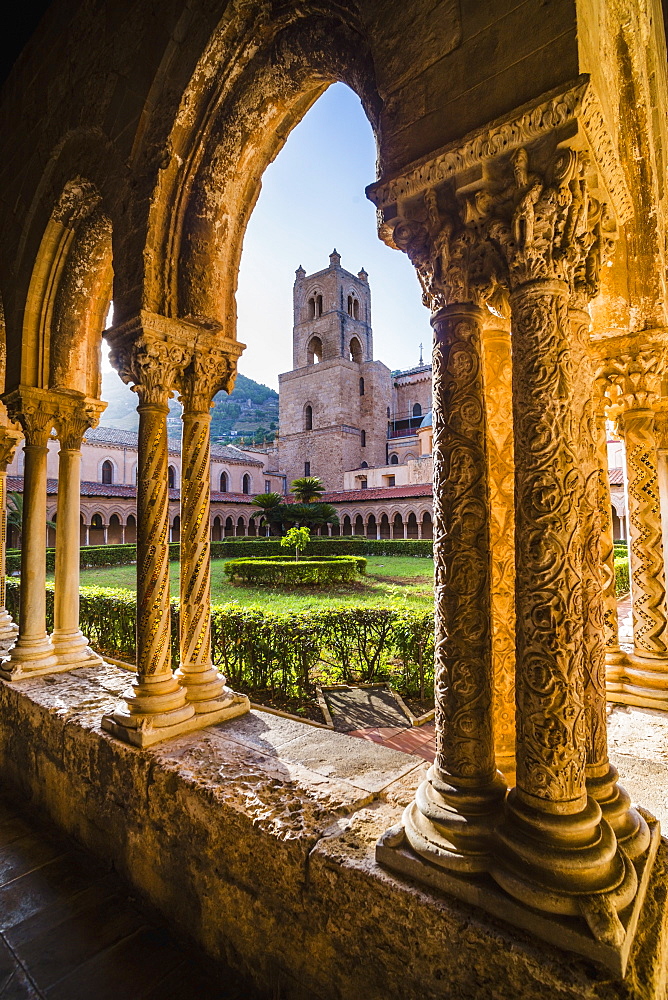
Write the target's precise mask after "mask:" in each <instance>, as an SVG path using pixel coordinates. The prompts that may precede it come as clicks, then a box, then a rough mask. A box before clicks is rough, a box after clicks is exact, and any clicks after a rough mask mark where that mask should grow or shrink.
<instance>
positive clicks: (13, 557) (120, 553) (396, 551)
mask: <svg viewBox="0 0 668 1000" xmlns="http://www.w3.org/2000/svg"><path fill="white" fill-rule="evenodd" d="M179 548H180V547H179V544H178V542H174V543H171V544H170V546H169V558H170V560H171V561H172V562H173V561H174V560H177V559H178V558H179ZM258 555H261V556H262V558H266V557H267V556H281V558H285V549H282V548H281V543H280V540H279V539H278V538H226V539H225V540H224V541H222V542H212V543H211V558H212V559H243V558H245V557H246V556H258ZM308 555H309V556H337V555H360V556H421V557H423V558H429V559H431V556H432V543H431V541H428V540H422V541H417V540H411V539H401V538H396V539H387V540H385V541H379V540H377V539H375V538H363V537H362V536H361V535H344V536H342V537H341V538H319V537H318V536H317V535H316V536H315V537H314V538H311V541H310V542H309V547H308ZM136 562H137V546H136V545H84V546H82V547H81V557H80V560H79V565H80V567H81V569H90V568H91V567H94V566H130V565H132V564H133V563H136ZM55 563H56V550H55V549H47V550H46V569H47V573H53V571H54V569H55ZM6 566H7V574H8V575H9V576H12V575H14V574H16V573H20V572H21V552H20V550H19V549H10V550H8V552H7V560H6Z"/></svg>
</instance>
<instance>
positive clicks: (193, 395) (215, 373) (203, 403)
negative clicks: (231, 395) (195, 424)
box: [178, 351, 237, 413]
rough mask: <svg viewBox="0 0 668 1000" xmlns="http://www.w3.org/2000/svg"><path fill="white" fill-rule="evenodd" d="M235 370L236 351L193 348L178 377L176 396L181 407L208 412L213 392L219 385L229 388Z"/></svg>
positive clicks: (217, 389) (221, 387)
mask: <svg viewBox="0 0 668 1000" xmlns="http://www.w3.org/2000/svg"><path fill="white" fill-rule="evenodd" d="M236 372H237V358H236V355H229V354H223V353H221V352H211V351H195V353H194V354H193V355H192V358H191V360H190V364H189V365H188V366H187V368H185V369H184V371H183V374H182V375H181V377H180V378H179V379H178V382H179V388H180V393H181V394H180V396H179V399H180V401H181V403H182V404H183V408H184V410H185V411H186V412H188V411H195V412H198V413H208V411H209V408H210V407H211V403H212V401H213V397H214V396H215V395H216V393H217V392H219V391H220V390H221V389H225V391H226V392H231V391H232V389H233V388H234V380H235V378H236Z"/></svg>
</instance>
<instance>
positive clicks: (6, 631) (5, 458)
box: [0, 404, 23, 653]
mask: <svg viewBox="0 0 668 1000" xmlns="http://www.w3.org/2000/svg"><path fill="white" fill-rule="evenodd" d="M1 406H2V404H0V407H1ZM3 409H4V408H3ZM22 437H23V435H22V434H21V432H20V431H18V430H15V428H13V427H7V426H4V425H3V426H0V653H6V652H7V650H8V649H9V648H10V646H12V645H13V644H14V642H15V640H16V636H17V634H18V631H19V627H18V625H17V624H16V622H15V621H14V620H13V618H12V617H11V615H10V614H9V612H8V611H7V605H6V601H7V594H6V590H7V585H6V550H7V466H8V465H9V464H10V462H11V461H12V459H13V458H14V452H15V451H16V448H17V446H18V444H19V442H20V440H21V438H22Z"/></svg>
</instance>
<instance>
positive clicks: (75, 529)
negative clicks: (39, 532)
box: [51, 390, 107, 667]
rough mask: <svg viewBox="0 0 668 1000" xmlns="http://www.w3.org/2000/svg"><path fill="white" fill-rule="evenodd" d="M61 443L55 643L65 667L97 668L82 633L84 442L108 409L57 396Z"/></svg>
mask: <svg viewBox="0 0 668 1000" xmlns="http://www.w3.org/2000/svg"><path fill="white" fill-rule="evenodd" d="M53 400H54V402H53V405H54V407H55V424H56V431H57V434H58V438H59V440H60V454H59V461H58V514H57V528H56V572H55V588H54V602H53V625H54V628H53V633H52V635H51V642H52V643H53V648H54V650H55V653H56V656H57V657H58V661H59V663H60V664H61V665H69V666H70V667H83V666H95V665H97V664H99V663H101V662H102V659H101V657H100V656H98V655H97V653H94V652H93V650H92V649H91V648H90V647H89V645H88V639H87V638H86V636H85V635H84V634H83V633H82V631H81V629H80V627H79V561H80V548H81V520H80V514H81V442H82V440H83V436H84V434H85V433H86V431H87V430H88V428H89V427H96V426H97V424H98V421H99V419H100V414H101V413H102V412H103V411H104V409H105V407H106V405H107V404H106V403H101V402H100V401H99V400H95V399H88V398H87V397H86V396H84V395H83V394H82V393H78V392H66V391H64V390H60V391H58V392H57V393H55V392H54V393H53Z"/></svg>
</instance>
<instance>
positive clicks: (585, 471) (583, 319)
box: [569, 303, 650, 859]
mask: <svg viewBox="0 0 668 1000" xmlns="http://www.w3.org/2000/svg"><path fill="white" fill-rule="evenodd" d="M569 321H570V333H571V344H572V361H573V370H574V372H575V373H577V377H576V378H575V397H574V399H575V417H576V421H577V425H576V426H577V427H579V437H578V445H579V447H578V464H579V468H580V473H581V492H580V499H579V507H580V511H579V518H580V532H581V539H582V618H583V638H584V644H583V654H584V655H583V666H584V702H585V715H586V720H587V755H586V764H585V777H586V786H587V792H588V794H589V795H591V797H592V798H593V799H594V800H595V801H596V802H598V804H599V806H600V807H601V812H602V813H603V817H604V819H605V820H607V822H608V823H609V824H610V826H611V827H612V829H613V830H614V832H615V836H616V838H617V842H618V843H619V844H620V846H622V847H623V848H624V851H625V853H626V854H627V855H628V857H630V858H632V859H633V858H637V857H639V856H640V855H642V854H643V853H644V852H645V851H646V850H647V847H648V846H649V842H650V832H649V828H648V826H647V823H646V822H645V820H644V819H643V818H642V816H641V815H640V813H638V812H637V810H635V809H633V808H632V807H631V800H630V797H629V795H628V793H627V792H626V790H625V789H623V788H622V787H621V786H619V785H618V784H617V778H618V776H619V775H618V772H617V769H616V768H615V767H613V765H612V764H611V763H610V760H609V758H608V737H607V715H606V712H607V705H606V638H607V636H606V632H605V611H606V593H605V589H604V588H605V567H604V564H603V560H602V541H603V542H605V539H604V538H603V532H602V526H601V504H600V492H601V486H600V480H601V469H600V462H601V455H600V417H599V411H600V406H599V405H598V402H599V401H598V399H597V398H595V390H594V380H595V367H594V361H593V358H592V351H591V343H590V335H589V329H590V326H591V321H590V317H589V313H588V312H587V311H586V310H585V309H583V308H582V307H581V305H580V306H579V307H578V304H576V303H571V308H570V312H569ZM603 431H604V434H605V424H604V426H603ZM604 443H605V438H604ZM606 450H607V448H606ZM605 481H606V483H607V482H608V474H607V455H606V456H605ZM608 502H609V492H608ZM607 520H608V522H610V520H611V519H610V513H609V507H608V511H607ZM611 547H612V546H611ZM613 576H614V565H613ZM613 593H614V578H613ZM615 611H616V607H615Z"/></svg>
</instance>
